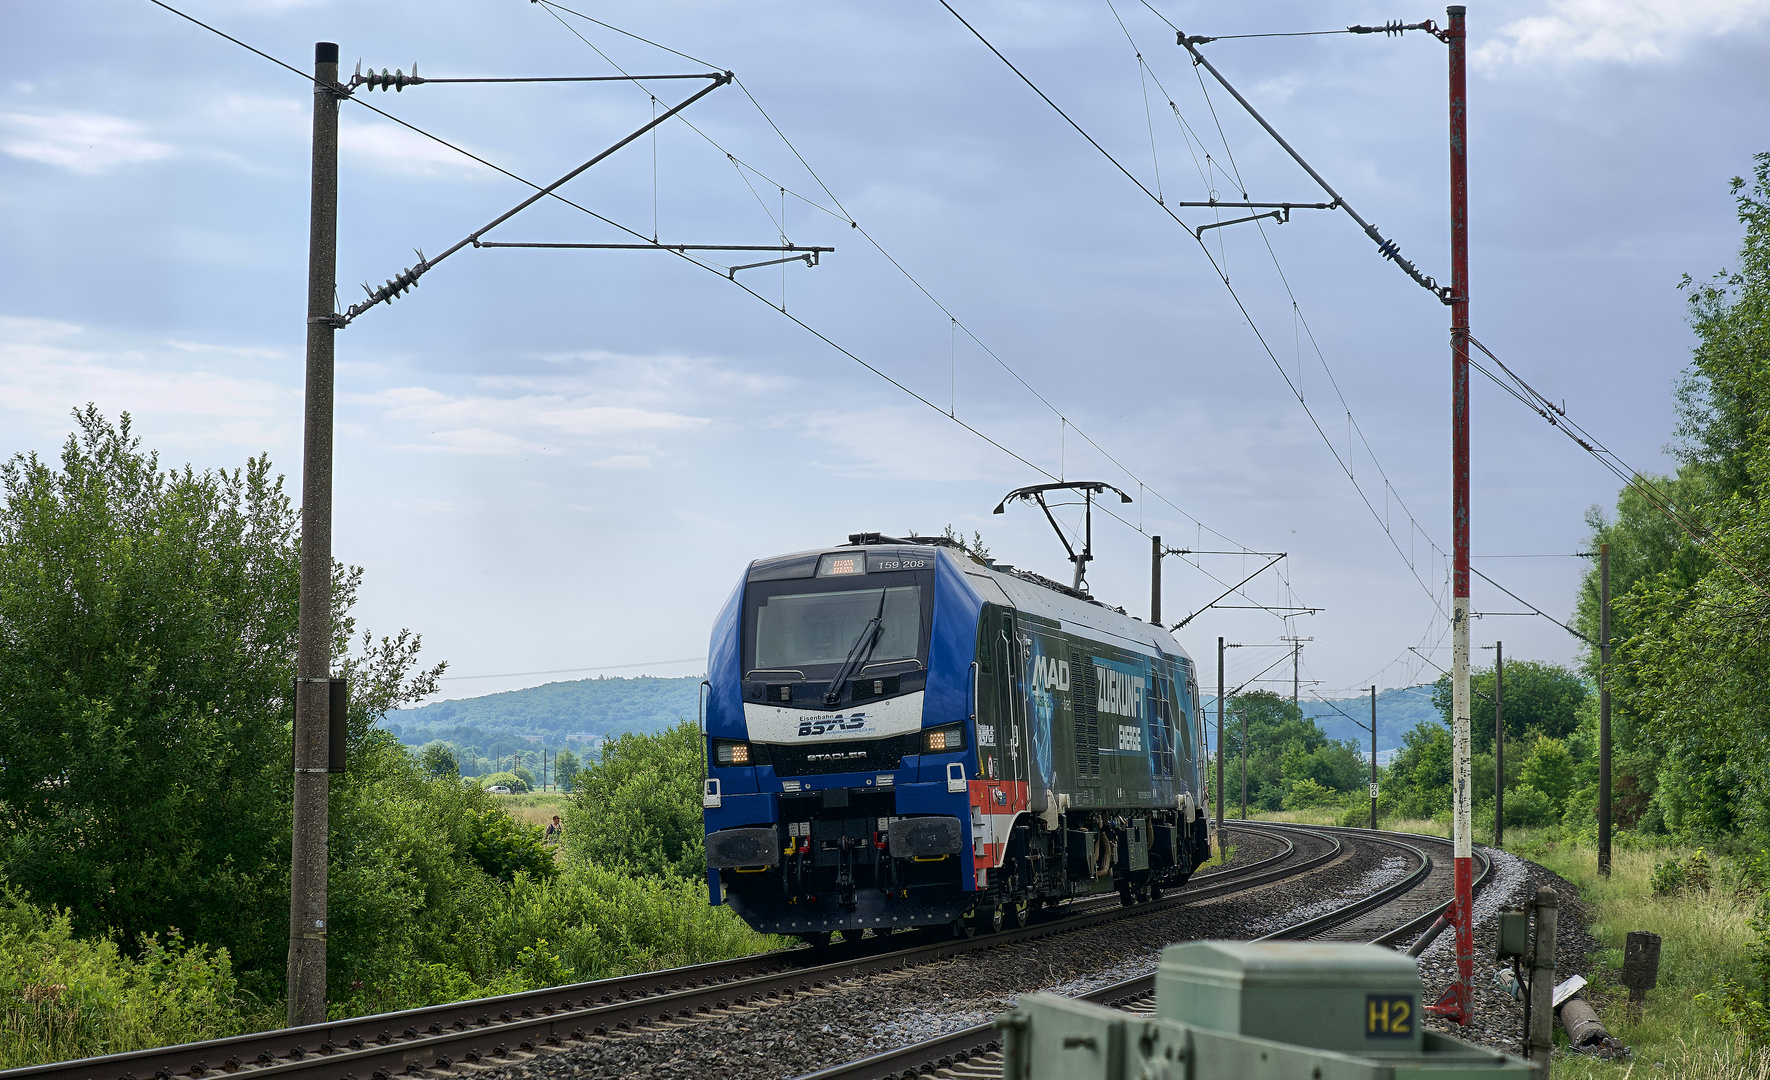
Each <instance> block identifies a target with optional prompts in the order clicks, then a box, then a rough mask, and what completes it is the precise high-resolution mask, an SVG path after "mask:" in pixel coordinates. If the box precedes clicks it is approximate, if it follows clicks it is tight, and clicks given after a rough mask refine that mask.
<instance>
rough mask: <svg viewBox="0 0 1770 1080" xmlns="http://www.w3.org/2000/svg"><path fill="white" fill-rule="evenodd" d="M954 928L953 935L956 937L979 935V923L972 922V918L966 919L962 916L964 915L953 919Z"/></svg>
mask: <svg viewBox="0 0 1770 1080" xmlns="http://www.w3.org/2000/svg"><path fill="white" fill-rule="evenodd" d="M952 930H953V937H955V938H968V937H976V936H977V924H976V923H974V922H972V921H971V920H970V919H966V918H962V917H961V918H957V919H954V920H953V925H952Z"/></svg>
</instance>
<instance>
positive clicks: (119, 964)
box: [0, 885, 274, 1069]
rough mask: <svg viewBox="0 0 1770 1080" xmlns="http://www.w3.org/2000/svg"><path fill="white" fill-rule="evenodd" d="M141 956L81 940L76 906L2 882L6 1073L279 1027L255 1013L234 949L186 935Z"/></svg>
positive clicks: (174, 935)
mask: <svg viewBox="0 0 1770 1080" xmlns="http://www.w3.org/2000/svg"><path fill="white" fill-rule="evenodd" d="M135 944H136V950H135V952H136V955H134V956H129V955H126V954H125V953H124V952H123V951H122V950H121V949H119V948H118V946H117V942H116V941H115V940H114V939H112V938H98V939H83V938H78V937H75V936H74V930H73V923H72V920H71V919H70V917H69V915H68V913H67V912H66V911H56V910H51V911H41V910H38V909H37V908H36V907H34V906H32V905H31V904H30V903H29V902H28V901H27V900H26V899H25V897H24V896H23V895H22V894H21V893H20V892H19V891H18V890H17V889H15V888H12V887H10V886H6V885H0V1069H5V1068H14V1067H17V1066H25V1065H37V1064H41V1063H43V1062H46V1061H62V1060H66V1059H69V1058H80V1057H92V1056H96V1055H99V1054H115V1053H121V1052H123V1051H127V1050H137V1049H142V1048H144V1047H150V1046H161V1045H166V1044H169V1043H179V1042H193V1041H196V1040H199V1039H213V1038H219V1037H221V1036H225V1035H233V1034H237V1033H238V1032H240V1031H243V1030H249V1029H251V1028H252V1027H255V1026H269V1025H270V1024H273V1023H274V1020H273V1019H272V1018H271V1017H268V1016H256V1015H252V1013H251V1011H250V1010H249V1009H248V1008H247V1007H246V1005H245V1004H244V1002H243V999H242V998H241V996H240V994H239V992H238V987H237V986H236V984H235V981H234V973H233V964H232V961H231V959H230V958H229V956H228V954H227V950H225V949H209V948H206V947H205V946H203V945H186V944H185V943H184V939H183V937H182V936H181V935H180V934H179V933H178V932H177V931H171V932H169V933H167V934H166V935H164V936H163V937H162V936H160V935H155V934H147V935H143V936H142V937H141V938H140V939H139V940H138V941H137V942H136V943H135Z"/></svg>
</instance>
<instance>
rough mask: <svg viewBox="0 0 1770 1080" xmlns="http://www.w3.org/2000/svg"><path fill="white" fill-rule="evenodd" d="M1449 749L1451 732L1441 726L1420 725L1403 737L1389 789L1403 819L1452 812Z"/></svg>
mask: <svg viewBox="0 0 1770 1080" xmlns="http://www.w3.org/2000/svg"><path fill="white" fill-rule="evenodd" d="M1450 750H1451V747H1450V732H1449V731H1448V730H1446V729H1445V727H1444V725H1442V724H1434V723H1430V722H1423V723H1419V724H1416V725H1414V727H1413V729H1412V730H1411V731H1409V732H1408V733H1407V734H1405V735H1403V736H1402V737H1401V752H1400V753H1398V754H1396V755H1395V758H1394V760H1393V761H1391V762H1390V763H1389V786H1391V787H1392V788H1393V790H1394V799H1395V805H1396V807H1397V808H1398V809H1399V810H1400V811H1401V813H1402V814H1403V815H1404V816H1406V817H1417V818H1426V817H1432V816H1433V815H1435V814H1441V813H1443V812H1445V811H1447V810H1449V809H1450V795H1451V791H1450V781H1451V754H1450ZM1490 768H1491V766H1490Z"/></svg>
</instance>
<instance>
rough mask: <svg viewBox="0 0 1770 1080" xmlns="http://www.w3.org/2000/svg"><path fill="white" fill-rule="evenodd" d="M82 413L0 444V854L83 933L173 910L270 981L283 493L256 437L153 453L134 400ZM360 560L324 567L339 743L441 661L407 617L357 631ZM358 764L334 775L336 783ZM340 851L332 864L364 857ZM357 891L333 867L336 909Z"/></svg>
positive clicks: (289, 634)
mask: <svg viewBox="0 0 1770 1080" xmlns="http://www.w3.org/2000/svg"><path fill="white" fill-rule="evenodd" d="M74 415H75V420H76V422H77V425H78V430H77V431H76V432H75V433H74V434H73V435H71V436H70V437H69V438H68V440H67V442H66V444H65V445H64V446H63V448H62V453H61V460H60V463H59V468H58V467H56V466H55V465H53V464H51V463H49V462H46V461H43V460H40V459H39V458H38V457H37V456H36V455H35V454H30V455H15V456H14V457H13V458H11V459H10V460H9V461H7V462H6V463H5V464H4V465H3V466H0V489H3V501H0V875H3V876H4V877H5V878H6V879H8V880H10V881H11V882H13V883H14V884H16V885H19V886H21V887H23V888H24V889H26V890H27V891H28V892H29V893H30V894H31V896H32V898H33V900H34V901H35V902H36V903H38V904H40V905H43V906H45V907H47V906H51V905H53V906H55V907H58V908H64V909H66V910H68V911H69V912H70V913H71V916H72V919H73V924H74V926H75V927H76V928H77V930H78V932H79V933H81V934H83V935H95V936H104V935H107V934H110V933H113V932H114V933H116V934H117V935H118V937H119V940H120V941H122V942H123V943H124V945H125V947H131V943H133V942H136V941H139V940H140V939H141V935H142V934H150V933H167V932H170V931H171V930H172V929H173V928H177V929H178V930H180V931H182V932H183V934H184V935H185V938H186V939H187V940H193V941H198V942H203V943H205V944H209V945H220V946H225V947H226V948H228V949H229V950H230V952H231V953H232V954H233V957H234V959H235V961H236V963H237V964H238V965H239V967H240V968H241V969H242V970H244V971H257V972H260V973H265V972H270V973H272V974H271V975H270V976H269V978H270V979H272V980H273V982H274V980H275V979H276V978H278V977H279V976H278V975H277V974H276V973H278V972H280V968H281V964H282V962H283V957H284V953H285V950H286V948H287V938H286V934H287V918H288V884H287V876H288V866H289V814H290V787H291V780H290V775H291V774H290V772H289V764H288V763H289V753H290V743H289V730H290V722H291V714H292V707H291V702H290V688H291V685H292V681H291V680H292V676H293V674H294V656H295V630H296V620H295V615H296V603H297V595H298V585H299V577H300V574H299V566H298V558H299V546H298V533H297V530H298V525H299V520H298V516H297V514H296V511H295V510H294V508H293V507H292V506H291V505H290V503H289V499H288V497H287V495H286V494H285V493H284V491H283V486H282V480H281V478H280V477H276V476H275V475H274V474H273V473H272V471H271V466H270V462H269V460H268V459H267V458H265V457H263V456H260V457H256V458H252V459H250V460H249V461H247V462H246V464H245V466H244V468H243V469H239V470H235V471H232V472H228V471H224V470H223V471H210V472H202V473H198V472H195V471H194V470H192V469H191V468H190V467H188V466H187V467H185V468H184V469H182V470H178V469H169V470H162V469H161V468H160V465H159V459H158V457H157V455H155V454H152V453H148V452H144V451H143V450H142V449H141V446H140V440H139V439H138V438H136V437H135V436H134V435H133V434H132V433H131V429H130V420H129V417H128V415H127V414H125V415H124V416H123V417H121V419H120V420H119V422H118V423H117V424H116V425H115V426H113V425H111V424H110V423H109V422H107V421H106V420H105V418H104V417H103V416H101V415H100V414H99V413H98V411H97V409H95V408H93V407H92V406H90V405H89V406H87V407H86V408H84V409H81V410H78V411H76V412H75V414H74ZM360 581H361V571H360V570H356V569H354V568H352V569H347V568H345V567H342V566H339V567H336V568H335V569H334V575H333V599H334V604H335V609H334V612H333V625H334V634H335V637H334V642H333V647H334V654H335V655H337V656H338V657H339V658H340V659H339V661H338V663H337V666H336V667H335V668H334V672H335V673H336V674H341V675H344V676H345V677H347V678H349V679H350V680H351V687H352V696H351V715H350V739H351V750H352V753H353V755H355V754H357V753H359V752H363V751H365V750H366V749H367V748H368V747H369V746H370V745H371V744H372V743H373V741H374V740H375V739H376V738H380V737H382V736H376V735H374V734H372V733H371V727H372V722H373V720H374V719H376V718H378V717H379V716H380V715H381V714H382V713H384V712H385V711H386V710H387V709H389V708H391V707H393V706H394V705H397V704H400V703H402V702H406V701H415V700H418V698H419V697H421V696H423V695H424V694H427V693H430V692H431V691H432V690H433V689H434V679H435V676H436V675H437V674H438V673H439V672H440V668H438V669H433V670H431V671H428V672H416V671H415V666H416V656H417V651H418V647H419V643H418V639H417V638H416V637H415V636H413V635H410V634H406V633H401V634H400V635H399V637H398V638H395V639H387V638H383V639H381V641H380V642H378V643H377V642H375V641H373V640H372V639H370V638H369V637H368V636H367V635H364V637H363V639H362V640H361V641H360V642H357V643H355V644H357V645H358V646H359V650H360V651H357V652H355V653H354V654H353V653H352V651H351V646H352V644H353V641H352V638H353V637H354V635H355V625H354V623H353V622H352V621H351V619H350V617H349V610H350V608H351V606H352V604H353V603H354V602H355V599H356V593H357V589H358V587H359V584H360ZM400 759H401V760H402V761H403V760H404V756H403V754H401V755H400ZM351 784H352V778H351V777H349V776H347V777H346V778H344V779H343V780H342V781H338V782H335V784H334V788H333V790H334V791H335V792H340V793H341V794H340V796H337V797H336V798H343V799H346V800H348V795H347V794H342V793H345V792H348V790H349V789H350V786H351ZM334 805H338V803H337V802H335V803H334ZM336 820H337V819H336V818H334V821H336ZM333 851H334V853H335V861H336V862H337V864H338V865H345V864H347V863H348V862H349V860H350V859H352V858H354V857H356V852H355V851H354V850H352V849H350V848H348V847H347V846H344V845H335V846H334V848H333ZM352 902H353V899H352V898H351V897H350V896H348V895H345V894H343V893H341V892H340V891H337V890H335V891H334V893H333V904H334V908H333V911H334V915H335V916H336V914H337V913H339V912H345V913H348V910H349V906H350V904H351V903H352Z"/></svg>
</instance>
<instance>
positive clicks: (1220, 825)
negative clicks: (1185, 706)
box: [1217, 638, 1223, 851]
mask: <svg viewBox="0 0 1770 1080" xmlns="http://www.w3.org/2000/svg"><path fill="white" fill-rule="evenodd" d="M1217 850H1218V851H1222V850H1223V639H1222V638H1218V639H1217Z"/></svg>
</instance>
